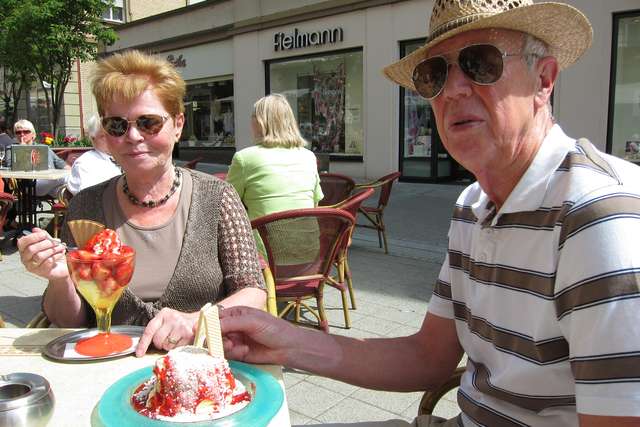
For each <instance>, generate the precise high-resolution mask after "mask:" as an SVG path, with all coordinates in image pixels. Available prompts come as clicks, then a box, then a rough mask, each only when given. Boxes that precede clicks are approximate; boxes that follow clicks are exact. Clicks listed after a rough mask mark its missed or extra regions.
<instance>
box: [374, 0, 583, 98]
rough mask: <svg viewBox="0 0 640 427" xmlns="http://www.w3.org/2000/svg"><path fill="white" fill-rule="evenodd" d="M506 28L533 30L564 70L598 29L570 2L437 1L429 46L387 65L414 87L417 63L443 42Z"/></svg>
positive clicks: (397, 79)
mask: <svg viewBox="0 0 640 427" xmlns="http://www.w3.org/2000/svg"><path fill="white" fill-rule="evenodd" d="M481 28H502V29H507V30H515V31H521V32H523V33H528V34H531V35H533V36H535V37H537V38H539V39H540V40H542V41H544V42H545V43H547V44H548V45H549V48H550V52H549V53H550V55H551V56H554V57H555V58H556V59H557V60H558V64H559V66H560V69H563V68H566V67H568V66H569V65H571V64H573V63H574V62H575V61H577V60H578V58H580V56H581V55H582V54H583V53H584V51H585V50H587V49H588V48H589V46H591V39H592V36H593V30H592V28H591V24H590V23H589V20H588V19H587V17H586V16H584V14H583V13H582V12H580V11H579V10H578V9H576V8H574V7H573V6H569V5H568V4H564V3H553V2H545V3H533V1H532V0H435V3H434V5H433V11H432V12H431V21H430V22H429V33H428V35H427V40H426V43H425V45H424V46H422V47H421V48H419V49H417V50H416V51H415V52H412V53H411V54H410V55H407V56H405V57H404V58H402V59H401V60H400V61H398V62H395V63H393V64H391V65H388V66H387V67H385V68H384V70H383V72H384V74H385V75H386V76H387V77H388V78H389V79H390V80H393V81H394V82H396V83H398V84H400V85H402V86H404V87H406V88H409V89H412V90H414V87H413V81H412V79H411V76H412V74H413V69H414V68H415V66H416V64H418V63H419V62H420V61H422V60H423V59H424V58H425V57H426V55H427V52H428V51H429V49H431V48H432V47H433V46H435V45H436V44H437V43H440V42H441V41H444V40H446V39H448V38H450V37H453V36H455V35H456V34H460V33H462V32H465V31H470V30H478V29H481Z"/></svg>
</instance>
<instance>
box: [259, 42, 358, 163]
mask: <svg viewBox="0 0 640 427" xmlns="http://www.w3.org/2000/svg"><path fill="white" fill-rule="evenodd" d="M268 73H269V80H268V85H269V92H270V93H281V94H283V95H284V96H286V98H287V100H288V101H289V104H291V108H292V109H293V111H294V114H295V115H296V119H297V120H298V125H299V126H300V131H301V133H302V136H303V137H304V138H305V139H306V140H307V141H309V142H310V144H311V147H309V148H310V149H311V150H312V151H315V152H318V153H330V154H332V155H338V156H340V155H356V156H361V155H362V153H363V122H362V115H363V111H362V106H363V105H362V91H363V83H362V51H361V50H358V51H351V52H345V53H335V54H330V55H322V56H313V57H306V58H304V59H288V60H284V61H280V60H277V61H271V62H270V63H268Z"/></svg>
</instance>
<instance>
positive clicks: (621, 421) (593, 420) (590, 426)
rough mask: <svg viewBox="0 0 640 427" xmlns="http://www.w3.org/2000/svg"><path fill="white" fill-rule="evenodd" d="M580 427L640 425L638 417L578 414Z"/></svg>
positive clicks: (627, 426)
mask: <svg viewBox="0 0 640 427" xmlns="http://www.w3.org/2000/svg"><path fill="white" fill-rule="evenodd" d="M578 420H579V421H580V427H610V426H621V427H631V426H640V418H638V417H604V416H600V415H584V414H578Z"/></svg>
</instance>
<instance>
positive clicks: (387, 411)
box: [0, 183, 463, 425]
mask: <svg viewBox="0 0 640 427" xmlns="http://www.w3.org/2000/svg"><path fill="white" fill-rule="evenodd" d="M462 189H463V187H462V186H457V185H435V184H412V183H397V184H395V185H394V188H393V191H392V195H391V200H390V202H389V206H388V208H387V210H386V212H385V222H386V223H387V229H388V241H389V252H390V254H389V255H385V254H384V252H383V250H381V249H379V248H378V239H377V236H376V233H375V232H374V231H373V230H367V229H362V228H358V229H357V231H356V233H355V235H354V241H353V246H352V249H351V251H350V254H349V263H350V265H351V269H352V272H353V276H354V286H355V290H356V301H357V307H358V308H357V310H352V311H351V312H350V314H351V320H352V328H351V329H345V328H344V319H343V316H342V309H341V302H340V295H339V292H338V291H336V290H334V289H328V290H327V291H326V294H327V295H326V305H327V310H328V316H329V321H330V328H331V333H334V334H339V335H345V336H351V337H356V338H365V337H393V336H401V335H409V334H412V333H414V332H415V331H417V330H418V328H419V327H420V325H421V322H422V319H423V317H424V315H425V313H426V310H427V305H428V302H429V299H430V297H431V292H432V290H433V285H434V283H435V280H436V278H437V275H438V271H439V268H440V264H441V263H442V260H443V259H444V255H445V252H446V242H447V231H448V218H449V217H450V214H451V211H452V208H453V203H454V201H455V199H456V197H457V195H458V193H459V192H460V191H461V190H462ZM0 245H1V246H0V247H1V248H2V252H3V254H4V255H5V256H4V261H0V314H2V316H3V317H4V319H5V321H6V322H7V323H8V326H18V327H20V326H24V325H25V324H26V322H28V321H29V320H30V319H31V318H32V317H33V316H34V315H35V314H36V313H38V312H39V310H40V295H41V294H42V291H43V289H44V288H45V286H46V284H45V282H44V281H43V280H42V279H40V278H38V277H36V276H34V275H32V274H30V273H27V272H26V271H25V270H24V268H23V267H22V265H21V264H20V260H19V256H18V254H17V253H16V252H15V249H12V248H10V247H7V246H6V245H3V243H2V242H0ZM285 384H286V390H287V400H288V404H289V408H290V410H291V421H292V424H293V425H303V424H308V425H314V424H323V423H330V422H331V423H338V422H358V421H360V422H362V421H380V420H387V419H404V420H407V421H410V420H411V419H413V417H415V415H416V412H417V407H418V403H419V401H420V398H421V396H422V393H388V392H380V391H372V390H366V389H362V388H358V387H354V386H351V385H348V384H344V383H340V382H337V381H333V380H329V379H326V378H321V377H317V376H313V375H309V374H307V373H304V372H296V371H293V370H289V369H286V370H285ZM458 412H459V410H458V408H457V405H456V404H455V394H453V393H451V394H449V395H448V396H446V398H445V400H444V401H443V403H442V404H441V405H439V406H438V408H437V410H436V413H437V414H438V415H441V416H454V415H456V414H457V413H458Z"/></svg>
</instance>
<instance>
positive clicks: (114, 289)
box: [67, 220, 135, 357]
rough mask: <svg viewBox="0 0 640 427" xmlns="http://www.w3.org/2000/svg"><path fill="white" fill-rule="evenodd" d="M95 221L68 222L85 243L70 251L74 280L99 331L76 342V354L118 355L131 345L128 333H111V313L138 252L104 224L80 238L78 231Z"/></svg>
mask: <svg viewBox="0 0 640 427" xmlns="http://www.w3.org/2000/svg"><path fill="white" fill-rule="evenodd" d="M96 224H97V223H93V222H92V221H88V222H85V221H82V220H80V221H79V222H76V223H74V224H73V225H74V226H75V227H74V228H71V225H72V224H70V225H69V228H70V229H71V230H72V233H73V234H74V238H75V240H76V242H77V243H78V245H82V246H81V249H78V250H74V251H70V252H69V253H68V254H67V267H68V268H69V274H70V275H71V280H72V281H73V283H74V284H75V286H76V289H77V291H78V293H80V295H82V297H83V298H84V299H85V300H86V301H87V303H89V305H90V306H91V307H92V308H93V311H94V312H95V314H96V324H97V326H98V334H97V335H95V336H92V337H89V338H85V339H81V340H79V341H78V342H77V343H76V344H75V351H76V352H77V353H79V354H81V355H83V356H90V357H102V356H108V355H111V354H117V353H120V352H123V351H125V350H128V349H130V348H131V346H132V340H131V337H129V336H128V335H125V334H117V333H111V312H112V311H113V308H114V306H115V305H116V302H117V301H118V299H119V298H120V296H121V295H122V293H123V292H124V290H125V288H126V287H127V285H128V284H129V281H130V280H131V276H133V268H134V262H135V251H134V250H133V248H131V247H129V246H126V245H123V244H122V242H121V241H120V239H119V238H118V235H117V234H116V232H115V231H113V230H110V229H105V228H104V226H102V225H101V224H97V226H100V227H101V228H98V229H99V230H101V231H98V232H97V233H92V234H89V233H84V234H86V236H84V237H83V238H79V237H78V230H81V231H89V230H87V228H88V227H85V226H87V225H90V226H92V227H93V226H96ZM97 226H96V227H97ZM74 231H75V232H74ZM89 236H90V237H89ZM80 242H82V243H80Z"/></svg>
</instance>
